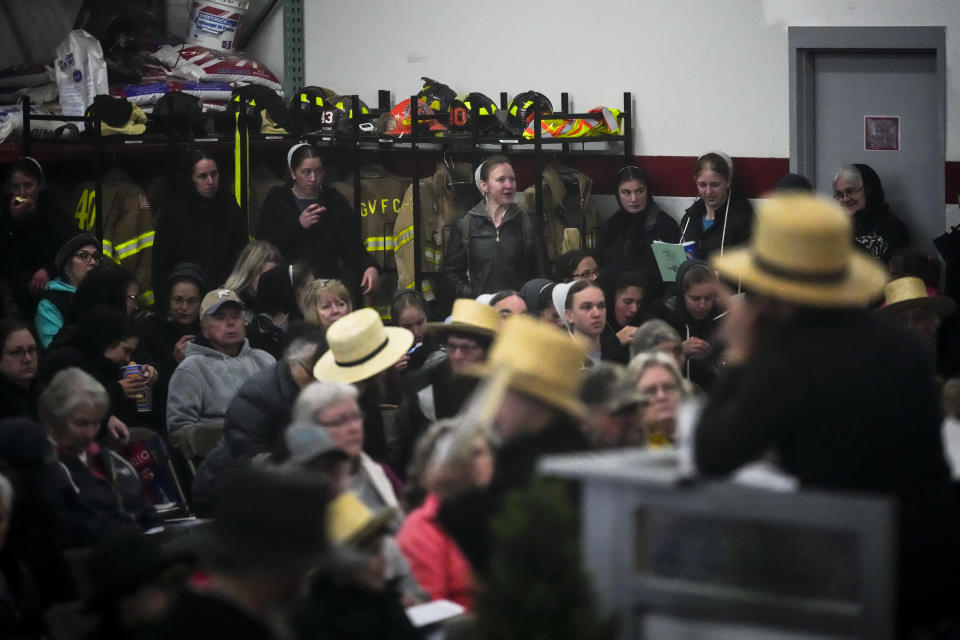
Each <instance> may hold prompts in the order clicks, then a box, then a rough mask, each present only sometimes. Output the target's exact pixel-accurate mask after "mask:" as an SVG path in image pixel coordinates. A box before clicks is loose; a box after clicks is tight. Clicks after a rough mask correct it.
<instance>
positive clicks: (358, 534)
mask: <svg viewBox="0 0 960 640" xmlns="http://www.w3.org/2000/svg"><path fill="white" fill-rule="evenodd" d="M394 515H396V509H394V508H392V507H388V508H386V509H383V510H382V511H380V512H379V513H374V512H373V511H371V510H370V508H369V507H368V506H367V505H365V504H364V503H363V501H361V500H360V498H358V497H357V496H356V495H355V494H353V493H351V492H349V491H347V492H345V493H341V494H340V495H339V496H337V498H336V499H335V500H333V501H332V502H331V503H330V505H329V506H328V507H327V537H328V538H330V541H331V542H333V543H334V544H337V545H360V544H362V543H363V542H364V541H366V540H368V539H369V538H370V537H371V536H373V535H376V534H377V533H379V532H381V531H383V530H384V529H386V527H387V525H388V524H389V523H390V521H391V520H392V519H393V517H394Z"/></svg>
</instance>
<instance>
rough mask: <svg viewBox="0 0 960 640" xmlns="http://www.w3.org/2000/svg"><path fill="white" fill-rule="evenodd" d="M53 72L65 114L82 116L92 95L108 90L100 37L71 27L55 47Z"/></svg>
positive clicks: (61, 106)
mask: <svg viewBox="0 0 960 640" xmlns="http://www.w3.org/2000/svg"><path fill="white" fill-rule="evenodd" d="M56 74H57V84H58V85H59V87H60V110H61V112H62V113H64V114H65V115H70V116H82V115H83V114H84V112H85V111H86V110H87V107H88V106H89V105H90V104H91V103H92V102H93V98H94V96H97V95H100V94H104V93H107V91H108V90H109V87H108V85H107V63H106V61H105V60H104V58H103V50H102V49H101V48H100V41H99V40H97V39H96V38H94V37H93V36H92V35H90V34H89V33H87V32H86V31H84V30H83V29H74V30H73V31H71V32H70V33H69V34H67V37H66V39H65V40H64V41H63V42H61V43H60V46H58V47H57V58H56Z"/></svg>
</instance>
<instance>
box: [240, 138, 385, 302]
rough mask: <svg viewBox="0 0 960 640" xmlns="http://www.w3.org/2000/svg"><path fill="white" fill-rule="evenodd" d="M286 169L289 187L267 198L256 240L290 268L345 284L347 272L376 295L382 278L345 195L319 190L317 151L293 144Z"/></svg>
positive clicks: (321, 173)
mask: <svg viewBox="0 0 960 640" xmlns="http://www.w3.org/2000/svg"><path fill="white" fill-rule="evenodd" d="M287 165H288V167H289V169H290V180H289V182H290V186H277V187H274V188H273V189H271V190H270V192H269V193H267V197H266V199H265V200H264V202H263V210H262V211H261V213H260V218H259V223H258V224H257V233H256V236H257V238H258V239H260V240H266V241H267V242H269V243H270V244H272V245H273V246H275V247H277V248H278V249H279V250H280V253H282V254H283V257H284V258H285V259H286V261H287V262H288V263H294V262H298V261H304V262H306V263H307V265H308V266H309V267H310V270H311V271H312V272H313V275H314V277H316V278H337V279H340V280H343V279H344V278H345V277H346V274H347V273H348V272H349V275H351V276H352V277H353V278H356V277H359V278H360V290H361V292H362V293H370V292H372V291H376V289H377V287H378V285H379V279H380V273H379V271H378V269H377V266H376V261H375V260H374V259H373V257H372V256H370V254H368V253H367V250H366V248H365V247H364V246H363V242H362V239H361V234H360V219H359V218H358V217H357V216H356V215H355V214H354V212H353V210H351V208H350V205H349V204H348V203H347V201H346V200H344V198H343V196H341V195H340V194H339V193H337V191H336V190H335V189H330V188H327V187H325V186H324V185H323V178H324V170H323V159H322V158H321V157H320V150H319V149H317V148H316V147H315V146H313V145H311V144H307V143H300V144H297V145H294V146H293V147H292V148H291V149H290V151H289V152H287ZM348 279H349V278H348ZM353 282H355V280H354V281H353ZM350 288H351V289H352V286H351V287H350Z"/></svg>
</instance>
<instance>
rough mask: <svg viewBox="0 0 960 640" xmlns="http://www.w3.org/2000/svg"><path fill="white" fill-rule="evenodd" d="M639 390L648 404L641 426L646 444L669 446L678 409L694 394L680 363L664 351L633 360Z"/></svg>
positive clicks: (633, 370) (632, 370) (642, 354)
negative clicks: (645, 437)
mask: <svg viewBox="0 0 960 640" xmlns="http://www.w3.org/2000/svg"><path fill="white" fill-rule="evenodd" d="M629 370H630V372H631V373H633V375H635V376H636V380H637V389H638V390H639V391H640V393H641V394H642V395H643V396H644V398H645V399H646V401H647V405H646V407H644V409H643V416H642V423H643V429H644V431H645V432H646V436H647V445H648V446H652V447H662V446H669V445H671V444H672V443H673V441H674V432H675V431H676V427H677V408H678V407H679V406H680V402H681V401H682V400H684V399H686V398H688V397H690V395H691V394H692V393H693V388H692V387H691V385H690V382H689V381H687V379H686V378H684V377H683V376H682V375H681V374H680V369H679V368H677V361H676V360H675V359H674V358H673V357H671V356H669V355H667V354H666V353H662V352H653V353H640V354H638V355H637V356H636V357H634V358H633V360H631V361H630V367H629Z"/></svg>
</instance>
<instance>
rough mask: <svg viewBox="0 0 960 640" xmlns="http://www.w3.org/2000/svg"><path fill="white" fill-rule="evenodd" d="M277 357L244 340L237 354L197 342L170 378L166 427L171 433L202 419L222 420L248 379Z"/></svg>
mask: <svg viewBox="0 0 960 640" xmlns="http://www.w3.org/2000/svg"><path fill="white" fill-rule="evenodd" d="M274 362H276V360H275V359H274V357H273V356H272V355H270V354H269V353H267V352H266V351H261V350H260V349H253V348H251V347H250V343H249V342H247V341H246V340H244V341H243V347H242V348H241V349H240V353H239V354H237V355H236V356H228V355H226V354H224V353H220V352H219V351H217V350H215V349H211V348H210V347H205V346H203V345H199V344H197V343H195V342H191V343H189V344H187V357H186V358H184V359H183V362H181V363H180V365H179V366H177V368H176V370H175V371H174V372H173V376H172V377H171V378H170V390H169V393H168V396H167V430H168V431H169V432H170V434H171V435H172V434H174V433H176V432H177V431H178V430H179V429H181V428H183V427H186V426H189V425H192V424H198V423H200V422H223V416H224V415H226V413H227V407H228V406H229V405H230V401H231V400H233V397H234V396H235V395H237V391H239V390H240V387H241V386H242V385H243V383H244V382H246V381H247V378H249V377H250V376H252V375H253V374H255V373H256V372H257V371H260V370H261V369H263V368H264V367H268V366H270V365H272V364H273V363H274Z"/></svg>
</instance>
